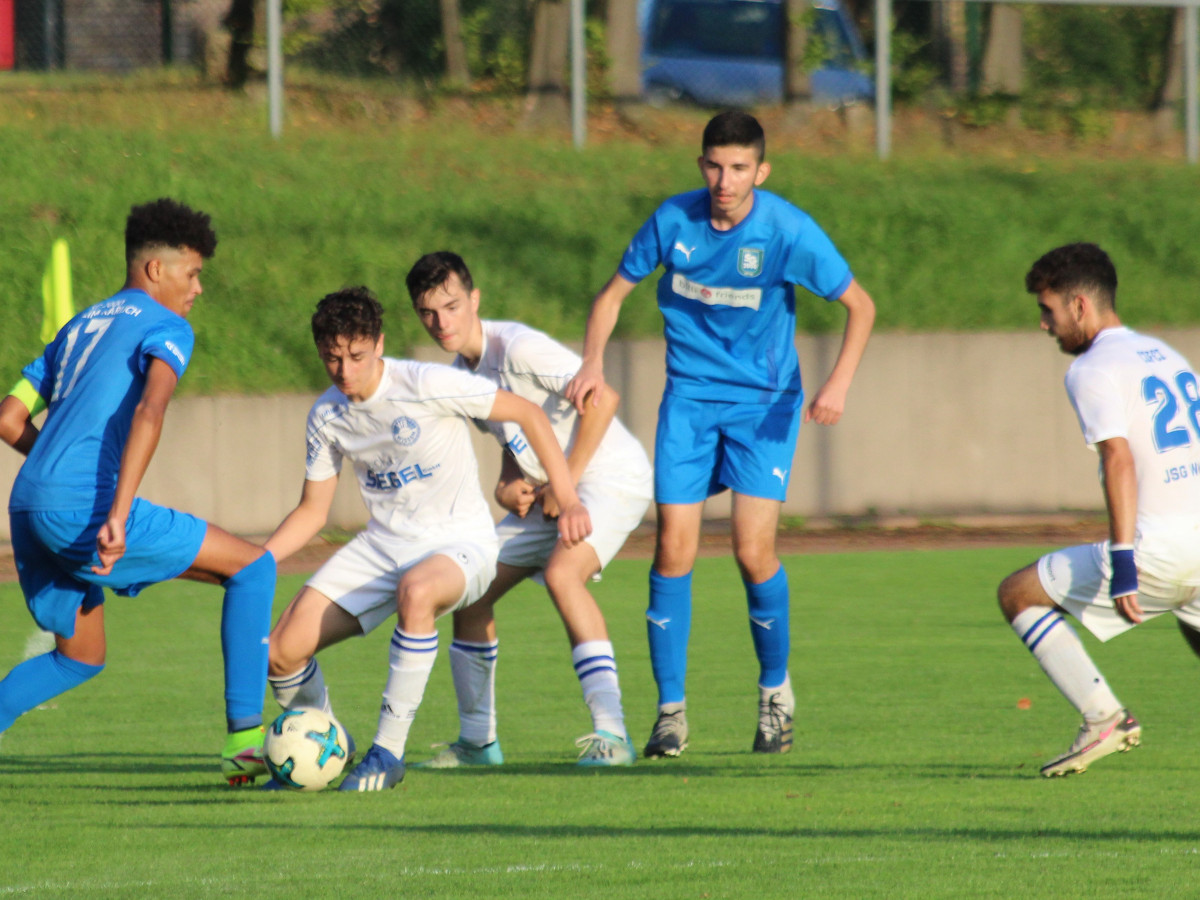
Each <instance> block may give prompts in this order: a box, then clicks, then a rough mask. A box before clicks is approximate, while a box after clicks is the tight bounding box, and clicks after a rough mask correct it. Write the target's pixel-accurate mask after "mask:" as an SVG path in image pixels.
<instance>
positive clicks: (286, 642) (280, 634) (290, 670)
mask: <svg viewBox="0 0 1200 900" xmlns="http://www.w3.org/2000/svg"><path fill="white" fill-rule="evenodd" d="M310 651H311V647H310V646H309V642H301V641H298V640H296V638H295V636H294V635H293V634H290V633H289V632H288V630H287V629H283V630H276V631H274V632H272V633H271V637H270V639H269V641H268V642H267V674H268V675H270V676H271V677H272V678H281V677H283V676H284V675H293V674H295V673H296V672H299V671H300V670H301V669H303V668H304V667H305V666H307V665H308V661H309V660H310V659H312V653H311V652H310Z"/></svg>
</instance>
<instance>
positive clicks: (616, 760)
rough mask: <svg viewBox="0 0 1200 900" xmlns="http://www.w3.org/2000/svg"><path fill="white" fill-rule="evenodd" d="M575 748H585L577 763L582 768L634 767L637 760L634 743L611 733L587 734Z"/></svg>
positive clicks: (578, 741)
mask: <svg viewBox="0 0 1200 900" xmlns="http://www.w3.org/2000/svg"><path fill="white" fill-rule="evenodd" d="M575 746H576V747H582V748H583V751H582V752H581V753H580V754H579V762H578V763H577V765H580V766H632V765H633V761H634V760H635V759H637V751H636V750H634V749H633V742H632V741H630V740H629V738H627V737H619V736H618V735H615V734H613V733H612V732H611V731H597V732H595V733H594V734H585V735H584V736H583V737H581V738H579V740H577V741H576V742H575Z"/></svg>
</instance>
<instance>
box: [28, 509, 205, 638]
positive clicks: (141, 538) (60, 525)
mask: <svg viewBox="0 0 1200 900" xmlns="http://www.w3.org/2000/svg"><path fill="white" fill-rule="evenodd" d="M106 516H107V510H105V511H103V512H93V511H92V510H90V509H89V510H52V511H47V510H43V511H36V512H34V511H22V512H10V513H9V514H8V518H9V527H10V530H11V533H12V546H13V556H14V557H16V563H17V577H18V579H19V580H20V582H21V590H22V591H23V592H24V594H25V605H26V606H28V607H29V612H30V614H31V615H32V616H33V619H34V621H35V622H37V624H38V626H39V627H41V628H43V629H45V630H46V631H52V632H54V633H55V634H57V635H60V636H62V637H71V636H72V635H73V634H75V616H76V614H77V613H78V611H79V609H80V608H81V607H82V608H83V609H85V610H87V609H92V608H93V607H96V606H99V605H100V604H101V603H103V602H104V590H103V588H109V589H110V590H112V591H113V592H115V593H117V594H121V595H123V596H126V597H132V596H134V595H136V594H137V593H138V592H139V591H141V590H142V589H143V588H145V587H148V586H149V585H152V584H157V583H158V582H160V581H169V580H170V579H172V578H175V577H177V576H179V575H182V574H183V573H184V572H186V571H187V570H188V568H189V567H190V566H191V564H192V563H193V562H194V561H195V559H196V556H197V554H199V552H200V545H201V544H203V543H204V535H205V533H206V532H207V531H208V524H207V523H206V522H205V521H204V520H203V519H198V518H196V517H195V516H193V515H189V514H188V513H182V512H179V511H177V510H174V509H169V508H167V507H165V506H158V505H156V504H154V503H151V502H149V501H148V500H141V499H136V500H134V501H133V508H132V509H131V510H130V512H129V518H128V519H127V520H126V521H125V555H124V556H122V557H121V558H120V559H119V560H117V563H116V565H114V566H113V570H112V571H111V572H110V573H109V574H107V575H97V574H96V573H95V572H93V571H92V568H91V567H92V566H95V565H99V563H100V559H99V556H98V555H97V553H96V534H97V532H99V531H100V527H101V526H102V525H103V524H104V520H105V518H106Z"/></svg>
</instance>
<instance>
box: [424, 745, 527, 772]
mask: <svg viewBox="0 0 1200 900" xmlns="http://www.w3.org/2000/svg"><path fill="white" fill-rule="evenodd" d="M434 746H435V747H441V748H442V749H441V750H439V751H438V752H437V754H436V755H435V756H434V757H433V759H426V760H422V761H421V762H415V763H413V764H412V768H414V769H461V768H464V767H467V766H502V765H504V754H503V753H501V752H500V742H499V741H492V742H491V743H490V744H484V745H483V746H482V747H479V746H477V745H475V744H472V743H470V742H469V741H464V740H463V739H462V738H459V739H458V740H457V741H455V742H454V743H452V744H434Z"/></svg>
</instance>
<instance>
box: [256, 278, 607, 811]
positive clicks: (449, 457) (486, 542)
mask: <svg viewBox="0 0 1200 900" xmlns="http://www.w3.org/2000/svg"><path fill="white" fill-rule="evenodd" d="M382 315H383V310H382V308H381V306H380V304H379V303H378V301H377V300H376V299H375V298H374V297H373V296H372V295H371V293H370V291H368V290H367V289H366V288H348V289H345V290H342V291H338V292H336V293H334V294H330V295H328V296H326V297H325V298H324V299H322V300H321V302H320V303H319V304H318V306H317V311H316V313H314V315H313V320H312V328H313V339H314V341H315V343H316V345H317V350H318V352H319V353H320V355H321V360H322V362H323V363H324V365H325V369H326V371H327V372H328V374H329V377H330V380H331V381H332V382H333V387H331V388H330V389H329V390H327V391H326V392H325V393H324V394H322V395H321V397H320V398H319V399H318V400H317V402H316V403H315V404H314V405H313V407H312V411H311V412H310V413H309V417H308V433H307V463H306V477H305V482H304V489H303V493H302V495H301V499H300V503H299V505H297V507H296V508H295V509H294V510H293V511H292V512H291V513H289V514H288V516H287V517H286V518H285V519H284V520H283V522H281V523H280V525H279V527H278V528H277V529H276V530H275V533H274V534H272V535H271V537H270V538H269V539H268V540H267V544H266V546H267V547H268V548H269V549H270V550H271V551H272V553H274V554H275V556H276V559H284V558H286V557H288V556H289V555H291V554H292V553H294V552H295V551H296V550H297V549H299V548H300V547H302V546H304V545H305V544H306V543H308V541H310V540H311V539H312V538H313V537H314V536H315V535H316V534H317V533H318V532H319V531H320V529H321V528H322V527H323V526H324V524H325V521H326V519H327V517H328V513H329V508H330V505H331V504H332V502H333V496H334V492H335V490H336V488H337V478H338V473H339V471H340V470H341V465H342V461H343V459H348V460H350V462H351V463H353V466H354V471H355V474H356V475H357V477H358V483H359V490H360V491H361V493H362V498H363V502H364V503H365V504H366V507H367V510H368V512H369V514H370V521H369V522H368V524H367V528H366V530H365V531H363V532H362V533H360V534H359V535H358V536H357V537H355V538H354V539H353V540H352V541H350V543H348V544H347V545H346V546H345V547H343V548H342V549H341V550H339V551H338V552H337V553H336V554H335V555H334V557H333V558H332V559H330V560H329V561H328V562H327V563H326V564H325V565H324V566H322V567H321V569H320V570H319V571H318V572H317V573H316V574H315V575H313V577H312V578H311V579H310V580H309V582H308V583H307V584H306V585H305V586H304V588H302V589H301V591H300V593H299V594H297V595H296V597H295V599H294V600H292V602H291V604H290V605H289V606H288V608H287V609H286V610H285V611H284V612H283V614H282V615H281V616H280V618H279V621H278V622H277V623H276V625H275V627H274V629H272V631H271V640H270V679H269V680H270V683H271V687H272V689H273V690H274V692H275V698H276V700H277V701H278V702H279V704H280V705H281V706H283V707H284V708H285V709H289V708H295V707H302V706H306V707H316V708H318V709H323V710H325V711H326V712H331V711H332V710H331V706H330V703H329V694H328V691H327V690H326V687H325V682H324V678H323V677H322V675H321V669H320V666H319V665H318V664H317V661H316V653H317V652H318V651H320V650H322V649H324V648H325V647H328V646H330V645H332V644H335V643H337V642H339V641H342V640H345V639H346V638H348V637H353V636H357V635H361V634H366V633H367V632H369V631H371V630H372V629H373V628H375V627H376V626H377V625H379V624H381V623H382V622H383V621H384V620H386V619H387V618H388V616H390V615H391V614H392V613H393V612H396V613H397V615H398V624H397V626H396V629H395V632H394V634H393V635H392V641H391V648H390V652H389V675H388V680H387V685H386V687H385V689H384V692H383V703H382V705H381V708H380V714H379V728H378V731H377V732H376V735H375V741H374V744H373V745H372V747H371V749H370V750H368V751H367V753H366V754H365V756H364V757H363V759H362V761H361V762H360V763H359V764H358V765H357V766H356V767H355V768H354V770H353V771H352V772H351V773H350V774H349V775H348V776H346V778H345V780H344V781H343V782H342V784H341V786H340V787H339V790H343V791H377V790H383V789H385V788H390V787H393V786H394V785H396V784H398V783H399V782H400V781H401V779H403V777H404V748H405V743H406V741H407V739H408V731H409V727H410V725H411V723H412V720H413V717H414V716H415V715H416V711H417V707H418V706H419V705H420V702H421V698H422V696H423V695H424V692H425V686H426V684H427V683H428V680H429V674H430V672H431V671H432V669H433V663H434V659H435V657H436V655H437V644H438V638H437V631H436V628H435V625H434V622H435V620H436V619H437V617H438V616H440V615H443V614H444V613H446V612H449V611H451V610H455V609H461V608H463V607H466V606H468V605H470V604H471V603H473V602H475V601H476V600H478V599H479V598H480V597H481V596H482V595H483V592H484V591H485V590H486V589H487V586H488V584H489V583H491V580H492V577H493V576H494V574H495V565H496V552H497V549H498V548H497V541H496V537H495V532H494V528H493V525H492V518H491V514H490V511H489V509H488V506H487V501H486V500H485V499H484V497H483V493H482V491H481V489H480V486H479V471H478V466H477V464H476V461H475V455H474V451H473V450H472V447H471V440H470V432H469V429H468V425H467V419H469V418H470V419H485V420H488V421H509V420H511V421H514V422H517V423H518V424H519V425H520V426H521V428H522V429H523V432H524V433H525V434H526V435H528V437H529V443H530V445H531V446H532V447H533V450H534V452H536V453H538V454H539V457H540V458H541V459H542V460H543V462H544V464H545V466H546V470H547V473H548V475H549V478H550V482H551V483H552V484H553V485H554V490H555V492H556V494H557V496H558V497H559V498H560V499H561V500H562V505H563V513H562V515H561V516H560V517H559V521H558V528H559V535H560V537H561V539H562V541H563V544H564V545H565V546H575V545H576V544H577V543H578V542H579V541H581V540H583V538H585V537H587V535H588V534H589V533H590V531H591V524H590V520H589V518H588V513H587V510H586V509H584V507H583V505H582V504H581V503H580V501H579V497H578V496H577V495H576V493H575V491H574V489H573V487H572V481H571V477H570V473H569V472H568V470H567V464H566V460H565V459H564V458H563V455H562V452H561V451H560V450H559V449H558V444H557V442H556V441H555V439H554V432H553V431H552V430H551V428H550V423H549V422H548V421H547V420H546V417H545V415H544V414H543V413H542V412H541V410H539V409H538V408H537V407H536V406H534V405H533V404H532V403H529V402H528V401H525V400H522V399H521V398H519V397H516V396H514V395H512V394H510V393H508V392H507V391H503V390H498V389H497V387H496V385H494V384H492V383H491V382H489V381H487V380H486V379H483V378H478V377H476V376H474V375H470V374H468V373H465V372H460V371H456V370H454V369H452V368H450V367H449V366H441V365H436V364H432V363H418V362H414V361H411V360H398V359H390V358H385V357H384V356H383V334H382Z"/></svg>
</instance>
